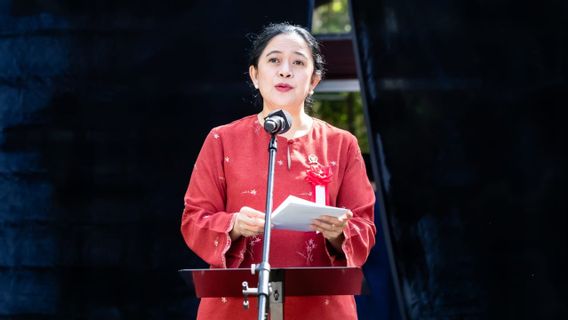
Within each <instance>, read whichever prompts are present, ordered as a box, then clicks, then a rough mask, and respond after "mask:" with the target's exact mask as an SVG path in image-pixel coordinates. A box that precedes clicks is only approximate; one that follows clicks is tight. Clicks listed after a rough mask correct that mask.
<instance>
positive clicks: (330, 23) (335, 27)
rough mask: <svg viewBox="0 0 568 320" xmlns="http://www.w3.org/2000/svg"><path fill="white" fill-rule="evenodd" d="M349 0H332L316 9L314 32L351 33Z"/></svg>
mask: <svg viewBox="0 0 568 320" xmlns="http://www.w3.org/2000/svg"><path fill="white" fill-rule="evenodd" d="M347 1H348V0H331V1H330V2H328V3H326V4H324V5H321V6H319V7H317V8H316V9H315V10H314V16H313V25H312V32H313V33H314V34H331V33H349V32H350V31H351V22H350V20H349V7H348V2H347Z"/></svg>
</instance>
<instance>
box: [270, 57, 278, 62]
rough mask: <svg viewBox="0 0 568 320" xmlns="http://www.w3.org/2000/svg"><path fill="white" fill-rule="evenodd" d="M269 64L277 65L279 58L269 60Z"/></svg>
mask: <svg viewBox="0 0 568 320" xmlns="http://www.w3.org/2000/svg"><path fill="white" fill-rule="evenodd" d="M268 62H270V63H277V62H278V59H277V58H270V59H268Z"/></svg>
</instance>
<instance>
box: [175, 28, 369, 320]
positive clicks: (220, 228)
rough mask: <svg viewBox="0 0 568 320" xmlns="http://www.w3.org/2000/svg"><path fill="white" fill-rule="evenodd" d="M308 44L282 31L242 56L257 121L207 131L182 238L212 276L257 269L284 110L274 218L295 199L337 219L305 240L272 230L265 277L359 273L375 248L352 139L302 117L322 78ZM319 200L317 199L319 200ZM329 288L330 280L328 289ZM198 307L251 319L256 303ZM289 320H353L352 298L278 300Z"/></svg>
mask: <svg viewBox="0 0 568 320" xmlns="http://www.w3.org/2000/svg"><path fill="white" fill-rule="evenodd" d="M323 69H324V64H323V59H322V57H321V54H320V50H319V46H318V44H317V41H316V40H315V39H314V37H313V36H312V35H311V34H310V33H309V32H308V31H306V30H305V29H303V28H301V27H298V26H293V25H289V24H272V25H270V26H268V27H267V28H265V29H264V31H263V32H262V33H261V34H260V35H258V37H257V38H256V40H255V41H254V43H253V47H252V50H251V52H250V67H249V75H250V78H251V81H252V83H253V85H254V87H255V88H256V89H257V90H258V92H259V94H260V97H261V99H262V111H261V112H260V113H258V114H255V115H252V116H248V117H245V118H242V119H240V120H237V121H234V122H232V123H229V124H227V125H223V126H220V127H217V128H214V129H212V130H211V132H210V133H209V135H208V136H207V138H206V139H205V142H204V144H203V147H202V149H201V152H200V154H199V157H198V159H197V161H196V163H195V167H194V169H193V173H192V176H191V180H190V183H189V187H188V190H187V193H186V195H185V210H184V212H183V217H182V225H181V231H182V234H183V236H184V239H185V241H186V243H187V245H188V246H189V247H190V248H191V249H192V250H193V251H194V252H195V253H196V254H197V255H199V256H200V257H201V258H202V259H203V260H205V261H206V262H207V263H209V264H210V265H211V267H212V268H249V267H250V265H251V264H253V263H259V262H260V261H261V260H262V234H261V233H262V232H263V226H264V212H263V211H264V208H265V192H266V171H267V170H266V167H267V164H268V152H267V147H268V142H269V139H270V136H269V135H268V134H267V133H266V132H265V131H264V130H263V121H264V118H265V116H266V115H267V114H269V113H270V112H272V111H274V110H276V109H284V110H286V111H288V112H289V113H290V114H291V115H292V118H293V121H292V128H291V129H290V130H289V131H288V132H286V133H284V134H282V135H279V136H278V137H277V139H278V146H279V152H278V154H277V158H276V165H275V173H274V177H275V178H274V208H276V207H277V206H278V205H279V204H280V203H281V202H282V201H283V200H284V199H286V197H288V196H289V195H294V196H297V197H301V198H304V199H308V200H314V199H315V198H316V196H315V192H314V191H315V190H316V189H321V188H323V190H324V191H325V193H324V197H325V199H322V198H319V199H317V201H319V202H326V203H327V204H328V205H331V206H336V207H345V208H347V209H349V210H350V211H349V212H348V213H347V214H346V215H344V216H343V217H341V218H335V217H331V216H321V217H319V218H318V219H316V220H314V221H313V224H312V226H311V227H312V229H313V231H312V232H297V231H286V230H273V231H272V240H271V250H270V258H269V262H270V265H271V266H272V267H275V268H278V267H307V266H361V265H362V264H363V263H364V262H365V260H366V259H367V256H368V254H369V250H370V249H371V247H372V246H373V245H374V243H375V233H376V229H375V226H374V223H373V207H374V202H375V198H374V193H373V190H372V188H371V185H370V183H369V180H368V178H367V176H366V171H365V165H364V162H363V159H362V157H361V152H360V150H359V147H358V145H357V140H356V138H355V137H354V136H353V135H351V134H350V133H348V132H347V131H344V130H341V129H337V128H335V127H333V126H331V125H329V124H327V123H325V122H323V121H321V120H317V119H314V118H312V117H310V116H308V115H307V114H306V113H305V111H304V105H305V104H306V101H308V102H309V100H310V97H311V95H312V94H313V90H314V88H315V87H316V86H317V84H318V83H319V81H320V80H321V77H322V75H323ZM320 194H321V193H320ZM330 281H333V279H330ZM242 300H243V299H242V298H203V299H202V300H201V304H200V307H199V312H198V319H256V311H257V306H256V299H251V307H250V309H249V310H244V309H243V307H242ZM284 310H285V317H286V318H287V319H304V318H311V317H318V318H319V319H356V318H357V313H356V308H355V301H354V299H353V297H352V296H317V297H286V299H285V305H284Z"/></svg>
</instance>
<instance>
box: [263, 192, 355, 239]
mask: <svg viewBox="0 0 568 320" xmlns="http://www.w3.org/2000/svg"><path fill="white" fill-rule="evenodd" d="M346 213H347V209H344V208H336V207H330V206H325V205H319V204H316V203H313V202H311V201H308V200H304V199H301V198H298V197H294V196H288V198H286V200H284V201H283V202H282V203H281V204H280V206H278V208H276V209H275V210H274V211H273V212H272V224H273V225H274V227H273V228H274V229H285V230H296V231H311V229H310V225H311V223H312V220H314V219H315V218H317V217H319V216H321V215H328V216H334V217H338V218H339V217H341V216H342V215H344V214H346Z"/></svg>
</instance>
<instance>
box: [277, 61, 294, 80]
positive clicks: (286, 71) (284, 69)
mask: <svg viewBox="0 0 568 320" xmlns="http://www.w3.org/2000/svg"><path fill="white" fill-rule="evenodd" d="M279 74H280V76H281V77H282V78H290V77H292V70H290V66H289V65H288V63H283V64H281V65H280V71H279Z"/></svg>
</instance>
